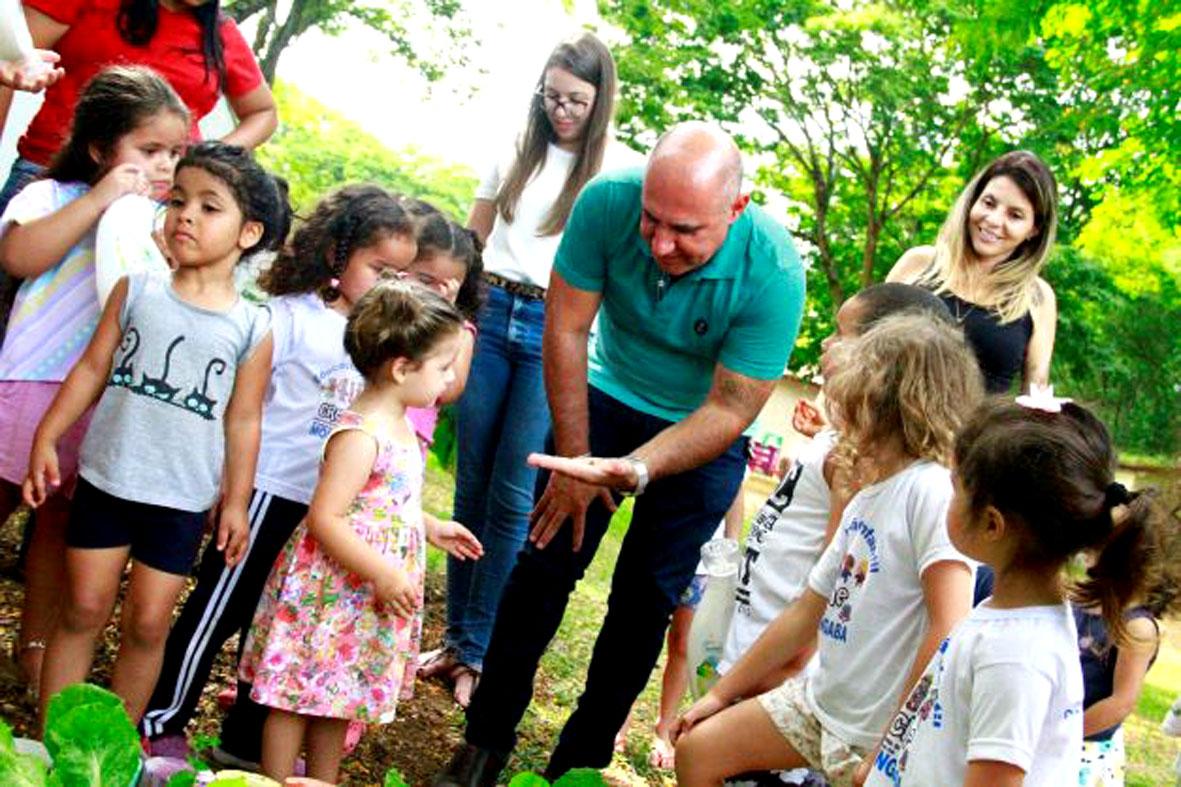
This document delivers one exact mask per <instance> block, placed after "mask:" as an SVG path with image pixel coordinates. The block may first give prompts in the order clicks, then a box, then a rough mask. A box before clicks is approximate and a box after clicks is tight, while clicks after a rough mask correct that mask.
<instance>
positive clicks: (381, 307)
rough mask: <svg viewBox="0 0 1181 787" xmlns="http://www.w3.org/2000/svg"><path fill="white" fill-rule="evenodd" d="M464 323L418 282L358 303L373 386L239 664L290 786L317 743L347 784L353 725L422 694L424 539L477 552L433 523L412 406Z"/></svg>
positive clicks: (360, 345)
mask: <svg viewBox="0 0 1181 787" xmlns="http://www.w3.org/2000/svg"><path fill="white" fill-rule="evenodd" d="M462 322H463V319H462V317H461V316H460V315H459V313H458V312H457V311H456V310H455V308H454V307H453V306H451V304H449V303H448V302H447V301H445V300H444V299H443V298H441V297H439V296H438V295H435V294H434V293H432V292H429V291H428V290H426V289H425V288H423V287H421V286H419V285H417V284H411V283H407V282H388V283H384V284H380V285H378V286H377V287H375V288H374V289H373V290H371V291H370V292H369V293H368V294H367V295H365V296H364V297H363V298H361V300H360V301H358V303H357V305H356V307H355V308H354V309H353V312H352V314H351V315H350V317H349V320H348V324H347V327H346V330H345V340H344V342H345V349H346V350H347V351H348V353H349V356H350V357H351V358H352V361H353V364H354V365H355V366H356V367H357V369H358V370H359V371H360V372H361V373H362V374H363V375H364V377H365V381H366V383H365V389H364V390H363V391H362V393H361V394H360V395H359V396H358V397H357V399H356V400H355V401H354V403H353V405H352V407H351V408H350V409H349V410H347V411H345V412H344V413H342V414H341V416H340V418H339V420H338V422H337V426H336V429H335V430H334V431H333V432H332V434H331V435H329V437H328V441H327V443H326V444H325V448H324V460H323V465H322V467H321V471H320V480H319V483H318V484H317V486H316V491H315V494H314V496H313V498H312V502H311V505H310V507H309V509H308V515H307V518H306V519H305V520H304V522H303V523H302V524H301V525H300V526H299V527H298V528H296V531H295V533H294V534H293V535H292V537H291V540H290V541H289V542H288V543H287V546H286V547H285V548H284V550H283V552H282V553H281V554H280V555H279V558H278V560H276V561H275V566H274V568H273V569H272V571H271V575H270V578H269V579H268V580H267V585H266V588H265V590H264V591H263V596H262V599H261V601H260V602H259V606H258V610H257V611H256V612H255V616H254V624H253V626H252V628H251V631H250V636H249V637H248V638H247V641H246V645H245V648H244V649H243V656H242V661H241V666H240V671H241V676H242V679H243V680H246V681H249V682H251V683H253V686H254V689H253V692H252V693H251V697H252V698H253V699H254V700H255V701H256V702H258V703H260V704H262V705H266V706H268V707H270V708H271V713H270V715H269V716H268V718H267V722H266V726H265V727H264V729H263V744H262V768H263V771H264V772H265V773H266V774H267V775H268V776H270V777H271V778H274V779H277V780H279V781H283V780H284V779H285V778H287V777H288V776H290V775H292V772H293V770H294V767H295V761H296V759H297V758H298V757H299V755H300V752H301V751H302V750H304V749H305V747H306V759H307V771H308V776H311V777H314V778H317V779H321V780H323V781H327V782H335V781H336V777H337V770H338V766H339V764H340V759H341V756H342V751H343V746H344V737H345V731H346V729H347V727H348V722H349V721H350V720H359V721H363V722H367V723H384V722H388V721H391V720H392V719H393V718H394V712H395V709H396V707H397V702H398V700H399V699H400V698H405V697H408V696H409V695H410V694H411V692H412V690H413V680H414V663H415V656H416V655H417V651H418V643H419V637H420V635H421V631H422V603H423V575H424V571H425V568H426V541H427V540H429V541H430V542H431V543H433V544H435V545H436V546H438V547H441V548H443V549H445V550H446V551H448V552H449V553H450V554H452V555H454V556H456V557H458V558H460V559H467V558H472V559H475V558H478V557H479V556H480V554H481V552H482V549H481V547H480V544H479V542H478V541H477V540H476V538H475V537H474V536H472V534H471V533H470V532H468V531H467V530H466V529H465V528H464V527H462V526H461V525H458V524H456V523H454V522H437V523H436V522H434V521H432V522H431V523H430V524H429V525H428V524H424V520H423V516H422V483H423V457H422V453H421V450H420V448H419V445H418V441H417V439H416V438H415V434H414V429H413V427H412V426H411V425H410V422H409V421H408V419H407V417H406V408H407V407H430V406H431V405H433V404H434V403H435V400H436V399H437V398H438V397H439V395H440V394H441V393H442V392H443V391H444V390H445V389H446V388H447V386H448V385H449V384H450V383H451V381H452V380H453V379H454V371H453V369H452V365H453V363H454V360H455V357H456V355H457V353H458V350H459V347H460V342H461V336H460V331H461V326H462Z"/></svg>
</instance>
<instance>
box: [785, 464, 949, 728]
mask: <svg viewBox="0 0 1181 787" xmlns="http://www.w3.org/2000/svg"><path fill="white" fill-rule="evenodd" d="M951 497H952V486H951V474H950V473H949V472H948V470H947V468H945V467H942V466H940V465H938V464H935V463H934V462H929V461H925V460H924V461H919V462H915V463H914V464H912V465H910V466H909V467H907V468H906V469H905V470H902V471H901V472H898V473H895V474H894V475H892V476H891V477H889V478H887V479H886V480H885V481H882V482H881V483H877V484H873V485H871V486H867V487H866V488H864V489H862V490H861V491H860V492H858V493H857V494H856V495H854V497H853V499H852V500H850V501H849V504H848V506H846V507H845V512H844V514H842V516H841V523H840V526H839V528H838V529H837V532H836V534H835V535H834V536H833V539H832V543H830V544H829V545H828V548H827V549H826V550H824V554H823V555H821V556H820V561H819V562H818V563H817V564H816V566H815V567H814V568H813V569H812V573H811V574H810V575H809V577H808V586H809V587H810V588H811V589H812V590H813V591H815V592H816V593H819V594H820V595H821V596H823V597H824V598H826V599H828V606H827V608H826V609H825V612H824V617H822V618H821V620H820V633H819V638H818V641H819V646H818V648H817V654H816V655H817V666H816V671H815V673H814V674H813V675H812V676H811V677H809V678H808V683H807V697H808V704H809V706H810V707H811V708H812V711H813V712H814V713H815V714H816V716H817V718H818V719H819V720H820V723H821V724H823V725H824V727H825V728H826V729H827V730H828V731H829V732H831V733H833V734H834V735H836V736H837V737H838V738H840V739H841V740H843V741H844V742H845V743H848V744H852V745H854V746H862V747H864V748H867V749H869V748H872V747H873V746H874V745H875V744H877V742H878V738H879V737H880V736H881V734H882V731H883V730H884V729H885V727H886V722H887V721H889V720H890V714H891V713H893V712H894V709H895V708H896V707H897V704H898V698H899V697H900V696H901V695H902V692H903V690H904V689H905V688H906V686H905V682H906V676H907V673H908V672H909V671H910V669H911V667H912V666H913V665H914V658H915V653H916V652H917V650H918V647H919V644H920V643H921V642H922V639H923V636H924V635H925V634H926V631H927V610H926V604H925V602H924V600H923V588H922V584H921V582H920V577H921V576H922V573H923V572H924V571H926V569H927V567H928V566H930V565H932V564H933V563H936V562H939V561H942V560H957V561H962V562H964V563H967V564H969V565H970V561H968V559H967V558H965V557H964V556H963V555H961V554H960V553H959V552H957V551H956V549H955V547H953V546H952V545H951V541H950V540H949V539H948V537H947V507H948V504H949V503H950V502H951ZM965 593H966V594H968V595H967V597H966V598H965V602H970V601H971V596H970V594H971V589H970V588H968V589H965Z"/></svg>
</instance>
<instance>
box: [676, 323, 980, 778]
mask: <svg viewBox="0 0 1181 787" xmlns="http://www.w3.org/2000/svg"><path fill="white" fill-rule="evenodd" d="M832 350H833V351H835V352H838V353H840V354H841V355H842V356H843V357H841V358H840V359H839V361H840V362H839V363H838V364H835V366H836V367H837V370H836V372H835V374H833V376H832V379H831V380H829V381H827V382H826V384H825V391H826V394H827V396H828V402H827V407H828V411H829V416H830V418H831V419H832V422H833V424H834V426H835V427H836V428H837V429H838V430H839V431H840V433H841V438H840V442H839V443H838V445H837V447H836V448H834V449H833V450H834V457H835V460H836V462H837V465H838V467H839V468H840V470H841V472H840V473H839V474H838V476H837V479H838V480H836V481H835V486H837V487H838V489H837V490H836V491H837V492H838V494H839V492H840V489H839V487H842V486H843V487H844V488H845V489H846V493H848V492H850V491H851V490H852V489H854V488H857V489H859V491H857V492H856V494H853V495H852V498H851V499H850V500H849V502H848V503H847V504H846V505H845V507H844V511H843V512H842V513H841V515H840V521H839V524H838V525H837V531H836V534H835V535H834V537H833V539H832V541H831V543H830V544H829V545H828V547H827V548H826V549H825V551H824V553H823V554H822V555H821V557H820V560H819V562H818V563H817V564H816V566H815V567H814V568H813V569H812V572H811V574H810V575H809V577H808V581H807V589H806V590H805V591H804V593H803V595H802V596H801V597H800V598H799V599H798V600H797V601H796V602H795V603H794V604H793V605H792V606H790V607H788V608H787V609H786V610H785V611H784V612H783V613H782V614H781V615H780V616H779V617H778V618H777V619H776V620H775V621H774V622H773V623H772V624H771V625H770V626H769V627H768V628H767V629H766V630H765V631H764V632H763V634H762V635H761V636H760V637H759V639H758V640H756V641H755V644H754V645H753V646H752V647H751V648H750V649H749V650H748V651H747V652H746V654H745V655H743V657H742V658H741V659H740V660H739V661H738V662H737V663H736V664H735V665H734V667H733V668H732V669H731V670H730V672H728V673H727V674H726V675H725V676H723V677H722V679H721V680H720V681H718V683H717V684H716V685H715V686H714V687H713V688H712V689H711V690H710V691H709V693H708V694H707V695H706V696H705V697H703V698H702V699H701V700H699V701H698V702H697V703H696V704H695V705H693V706H692V707H691V708H690V709H689V710H688V711H687V712H686V713H685V715H684V716H682V718H681V720H680V723H679V726H678V729H677V732H678V733H679V734H680V737H679V740H678V741H677V752H676V764H677V783H678V784H680V785H683V786H684V787H692V786H693V785H707V784H708V785H714V784H719V785H720V784H721V783H722V782H723V780H724V779H725V778H726V777H728V776H731V775H734V774H738V773H744V772H747V771H758V770H783V769H789V768H801V767H807V768H811V769H814V770H818V771H822V772H823V773H824V775H825V777H826V778H827V779H828V781H829V783H830V784H833V785H845V784H851V783H852V778H853V774H854V772H855V770H856V768H857V766H858V764H859V763H860V762H861V760H862V758H864V757H865V756H866V755H867V754H868V753H869V752H870V751H871V750H872V749H873V747H874V745H875V744H876V743H877V741H878V739H879V738H880V736H881V734H882V731H883V730H884V729H885V726H886V722H887V721H889V719H890V718H891V717H892V716H893V714H894V712H895V711H896V710H897V708H898V704H899V701H900V698H901V697H902V695H903V692H904V691H906V690H907V689H908V688H909V687H910V686H912V685H913V683H914V680H915V679H916V677H917V675H916V671H921V670H922V668H923V667H924V666H925V665H926V663H927V662H928V661H929V659H930V657H931V654H932V653H934V652H935V649H936V648H937V647H938V645H939V643H940V642H941V641H942V640H943V638H944V637H945V636H946V635H947V632H948V631H950V630H951V627H952V626H953V625H954V624H955V623H956V621H958V620H959V619H960V618H962V617H963V616H964V615H966V614H967V612H968V610H969V608H970V606H971V599H972V570H971V568H970V566H969V564H968V562H967V561H966V559H965V558H964V557H963V556H962V555H960V554H959V552H957V551H956V549H955V548H954V547H953V546H952V544H951V542H950V541H949V539H948V535H947V525H946V520H947V508H948V504H949V503H950V501H951V498H952V483H951V476H950V472H949V470H948V468H947V464H948V462H949V460H950V457H951V453H952V448H953V445H954V436H955V433H956V431H957V429H958V428H959V427H960V425H961V424H962V423H963V422H964V420H965V418H966V417H967V416H968V415H969V414H970V413H971V412H972V409H973V408H974V407H975V406H976V404H977V403H978V402H979V401H980V399H981V396H982V384H981V379H980V372H979V370H978V368H977V365H976V361H975V358H974V357H973V356H972V352H971V351H970V350H969V349H968V347H967V345H966V344H965V342H964V339H963V336H962V335H961V334H960V332H959V331H958V330H956V328H955V327H954V326H952V325H949V324H947V323H945V322H942V321H939V320H937V319H935V318H933V317H931V316H930V315H925V314H902V315H898V316H894V317H888V318H886V319H884V320H882V321H881V322H880V323H878V324H876V325H874V326H873V327H872V328H870V329H869V330H868V331H867V332H866V333H865V334H863V335H862V336H861V337H860V338H857V339H854V340H852V341H849V342H848V343H844V342H842V343H841V345H840V346H839V347H836V348H832ZM814 638H815V639H816V640H817V641H818V644H817V653H818V659H817V663H818V669H816V670H814V671H813V672H812V673H811V674H808V675H804V676H801V677H796V678H792V679H790V680H788V681H787V682H785V683H784V684H783V685H781V686H779V687H778V688H775V689H772V690H771V691H767V692H765V693H762V694H760V693H759V692H760V690H761V688H763V687H765V686H766V684H767V683H768V678H769V676H771V675H774V674H776V673H778V672H780V671H781V670H783V668H784V667H785V666H786V665H787V664H788V663H789V662H790V661H791V660H792V659H793V658H795V657H796V655H797V654H798V653H799V652H801V651H803V650H805V649H806V648H808V647H810V646H811V645H812V643H813V641H814ZM739 700H742V701H741V702H739Z"/></svg>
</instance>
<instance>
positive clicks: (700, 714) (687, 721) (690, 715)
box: [670, 691, 726, 745]
mask: <svg viewBox="0 0 1181 787" xmlns="http://www.w3.org/2000/svg"><path fill="white" fill-rule="evenodd" d="M725 708H726V703H725V702H723V701H722V698H721V697H719V696H718V695H717V694H715V693H714V692H712V691H709V692H706V695H705V696H704V697H702V698H701V699H699V700H697V702H695V703H693V704H692V705H690V706H689V710H687V711H685V712H684V713H682V714H681V715H680V716H678V717H677V720H676V723H674V724H673V730H672V735H671V736H670V740H671V741H672V743H673V745H676V742H677V739H678V738H680V737H681V736H682V735H684V734H685V733H687V732H688V731H689V730H691V729H693V728H694V727H695V726H697V723H698V722H700V721H705V720H706V719H708V718H709V717H710V716H712V715H714V714H715V713H717V712H718V711H720V710H725Z"/></svg>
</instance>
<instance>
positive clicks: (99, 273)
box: [94, 194, 169, 306]
mask: <svg viewBox="0 0 1181 787" xmlns="http://www.w3.org/2000/svg"><path fill="white" fill-rule="evenodd" d="M162 216H163V212H162V211H161V210H160V205H159V204H158V203H157V202H155V201H154V200H151V199H149V198H147V197H141V196H140V195H138V194H125V195H124V196H122V197H120V198H119V199H117V200H115V201H114V202H112V203H111V205H110V207H108V208H107V209H106V211H105V212H104V213H103V215H102V218H101V219H99V220H98V229H97V230H96V232H95V238H94V283H95V286H96V288H97V289H98V303H99V306H105V305H106V302H107V297H108V296H109V295H110V294H111V289H112V288H113V287H114V286H115V283H116V282H118V281H119V279H120V278H122V277H123V276H128V275H130V274H132V273H139V272H141V271H150V272H152V273H153V274H158V275H161V276H168V275H169V269H168V261H167V260H165V259H164V255H163V254H162V253H161V252H160V248H159V247H158V246H157V245H156V239H155V238H154V237H153V235H152V233H153V232H155V230H156V228H157V224H158V222H159V220H160V219H161V218H162Z"/></svg>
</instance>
